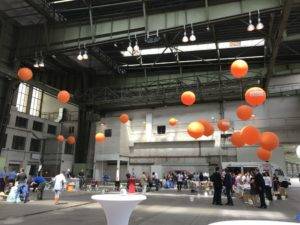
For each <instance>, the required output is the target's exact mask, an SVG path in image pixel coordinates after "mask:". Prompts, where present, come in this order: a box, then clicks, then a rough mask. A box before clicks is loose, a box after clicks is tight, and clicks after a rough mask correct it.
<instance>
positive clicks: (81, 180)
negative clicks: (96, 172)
mask: <svg viewBox="0 0 300 225" xmlns="http://www.w3.org/2000/svg"><path fill="white" fill-rule="evenodd" d="M78 178H79V189H80V190H82V187H83V185H84V183H85V177H84V170H83V169H81V170H80V172H79V173H78Z"/></svg>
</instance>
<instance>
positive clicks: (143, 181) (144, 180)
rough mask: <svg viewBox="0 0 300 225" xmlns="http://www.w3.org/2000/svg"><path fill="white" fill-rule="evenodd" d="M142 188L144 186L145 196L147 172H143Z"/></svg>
mask: <svg viewBox="0 0 300 225" xmlns="http://www.w3.org/2000/svg"><path fill="white" fill-rule="evenodd" d="M141 186H142V190H143V194H145V193H146V192H147V176H146V173H145V172H143V174H142V176H141Z"/></svg>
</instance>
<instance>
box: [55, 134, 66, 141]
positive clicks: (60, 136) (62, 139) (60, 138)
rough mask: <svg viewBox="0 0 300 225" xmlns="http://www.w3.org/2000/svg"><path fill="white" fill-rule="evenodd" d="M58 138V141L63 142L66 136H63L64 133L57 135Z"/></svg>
mask: <svg viewBox="0 0 300 225" xmlns="http://www.w3.org/2000/svg"><path fill="white" fill-rule="evenodd" d="M56 140H57V141H58V142H63V141H64V140H65V138H64V136H62V135H57V137H56Z"/></svg>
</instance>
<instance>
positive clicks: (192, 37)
mask: <svg viewBox="0 0 300 225" xmlns="http://www.w3.org/2000/svg"><path fill="white" fill-rule="evenodd" d="M191 28H192V31H191V36H190V41H196V36H195V34H194V28H193V24H191Z"/></svg>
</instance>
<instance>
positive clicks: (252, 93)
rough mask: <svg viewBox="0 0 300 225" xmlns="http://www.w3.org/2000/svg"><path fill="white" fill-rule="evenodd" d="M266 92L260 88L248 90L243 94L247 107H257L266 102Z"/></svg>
mask: <svg viewBox="0 0 300 225" xmlns="http://www.w3.org/2000/svg"><path fill="white" fill-rule="evenodd" d="M266 97H267V96H266V92H265V91H264V90H263V89H262V88H260V87H252V88H249V89H248V90H247V91H246V93H245V100H246V102H247V103H248V104H249V105H252V106H258V105H261V104H263V103H264V102H265V101H266Z"/></svg>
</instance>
